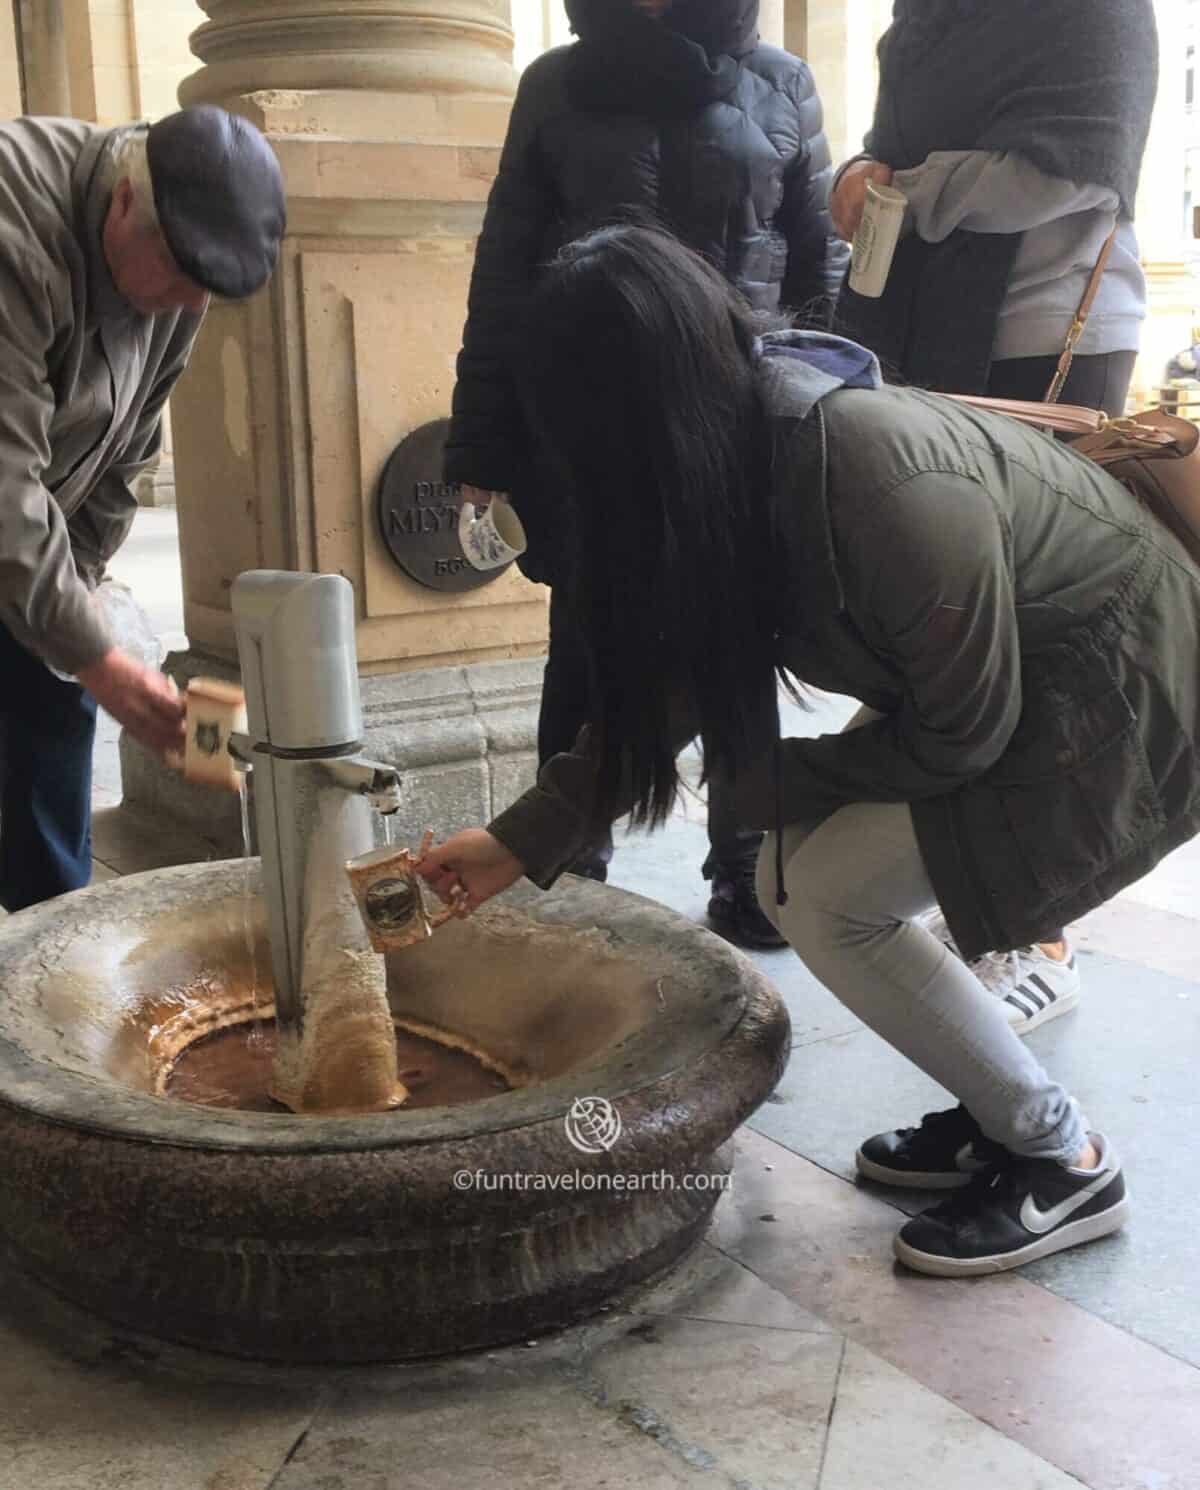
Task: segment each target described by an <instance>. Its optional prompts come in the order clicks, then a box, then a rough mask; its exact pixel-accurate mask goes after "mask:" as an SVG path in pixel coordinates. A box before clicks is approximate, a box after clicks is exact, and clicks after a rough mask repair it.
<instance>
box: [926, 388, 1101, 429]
mask: <svg viewBox="0 0 1200 1490" xmlns="http://www.w3.org/2000/svg"><path fill="white" fill-rule="evenodd" d="M947 397H949V398H952V399H953V400H954V402H955V403H959V404H971V405H973V406H974V407H975V408H977V409H993V410H994V411H995V412H996V413H997V414H1008V415H1009V416H1010V417H1011V418H1013V419H1019V420H1020V421H1021V423H1022V424H1037V425H1040V426H1041V427H1042V428H1043V429H1053V430H1057V431H1058V432H1059V433H1060V434H1064V435H1092V434H1095V433H1097V431H1099V430H1102V429H1105V428H1106V427H1107V426H1108V424H1109V423H1110V420H1109V417H1108V415H1107V414H1104V413H1102V412H1101V411H1100V410H1099V409H1087V408H1084V407H1083V405H1082V404H1058V403H1056V404H1037V403H1034V402H1033V401H1032V400H1030V401H1028V402H1026V401H1025V400H1024V399H1019V398H987V397H985V396H984V395H983V394H978V393H951V394H948V395H947Z"/></svg>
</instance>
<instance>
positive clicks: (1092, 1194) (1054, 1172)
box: [894, 1133, 1129, 1278]
mask: <svg viewBox="0 0 1200 1490" xmlns="http://www.w3.org/2000/svg"><path fill="white" fill-rule="evenodd" d="M1092 1143H1093V1144H1094V1145H1095V1147H1096V1149H1097V1151H1098V1152H1099V1155H1100V1163H1099V1165H1098V1166H1097V1167H1096V1168H1095V1169H1070V1168H1068V1167H1067V1166H1066V1165H1065V1164H1056V1163H1055V1162H1054V1161H1053V1160H1051V1159H1021V1158H1019V1157H1017V1156H1016V1155H1013V1156H1012V1157H1011V1159H1010V1162H1009V1164H1008V1165H1007V1167H1005V1168H1001V1169H997V1170H996V1171H995V1172H994V1173H992V1174H990V1175H987V1174H982V1175H980V1176H979V1177H978V1178H977V1179H976V1180H975V1181H974V1182H973V1183H972V1184H971V1186H970V1187H969V1188H968V1189H966V1190H964V1191H963V1192H962V1193H961V1194H959V1195H952V1196H950V1197H949V1199H947V1200H943V1201H942V1202H941V1204H940V1205H935V1206H934V1207H933V1208H932V1209H931V1210H928V1211H925V1212H924V1213H923V1214H922V1215H920V1216H915V1217H914V1218H913V1219H912V1220H911V1221H909V1222H907V1223H906V1224H905V1225H904V1226H902V1227H901V1228H900V1232H899V1235H898V1236H897V1237H896V1241H895V1244H894V1250H895V1253H896V1256H897V1257H898V1258H899V1259H900V1261H901V1262H902V1263H904V1265H905V1266H906V1267H910V1268H912V1269H913V1270H914V1271H915V1272H918V1273H932V1274H934V1275H935V1276H936V1277H939V1278H964V1277H970V1276H972V1275H973V1274H977V1273H1000V1272H1004V1271H1005V1270H1006V1269H1008V1268H1019V1267H1020V1266H1021V1264H1022V1263H1026V1262H1033V1261H1035V1260H1036V1259H1037V1258H1039V1257H1047V1256H1049V1255H1050V1253H1052V1252H1062V1251H1064V1250H1065V1249H1066V1248H1067V1247H1077V1246H1079V1245H1080V1244H1081V1243H1082V1242H1094V1241H1095V1240H1096V1239H1097V1238H1098V1237H1102V1236H1108V1234H1109V1233H1110V1232H1113V1231H1119V1230H1120V1228H1121V1227H1122V1226H1124V1225H1125V1223H1126V1221H1128V1219H1129V1196H1128V1195H1127V1193H1126V1191H1125V1177H1124V1175H1123V1174H1122V1173H1121V1166H1120V1164H1119V1163H1118V1161H1117V1157H1116V1155H1115V1154H1114V1153H1113V1151H1112V1148H1111V1147H1110V1145H1109V1144H1108V1143H1106V1142H1105V1140H1104V1139H1103V1138H1102V1137H1101V1136H1100V1135H1099V1134H1097V1133H1093V1134H1092Z"/></svg>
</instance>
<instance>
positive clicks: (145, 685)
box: [78, 647, 186, 755]
mask: <svg viewBox="0 0 1200 1490" xmlns="http://www.w3.org/2000/svg"><path fill="white" fill-rule="evenodd" d="M78 678H79V681H80V683H82V684H83V686H84V687H85V688H86V689H87V691H88V692H89V693H90V694H91V695H92V697H93V698H94V699H95V700H96V702H97V703H98V704H99V705H100V707H101V708H102V709H103V710H104V711H105V713H106V714H111V715H112V717H113V718H114V719H115V720H116V721H117V723H118V724H123V725H124V726H125V728H126V729H127V730H128V731H129V733H130V734H131V735H132V736H133V737H134V739H135V740H138V741H140V743H141V744H143V745H145V746H146V748H147V749H149V750H153V751H154V752H155V754H156V755H167V754H169V753H171V752H176V753H180V754H181V753H182V751H183V747H184V744H185V740H186V732H185V728H184V703H183V699H182V698H181V697H180V694H179V690H178V689H177V688H176V687H175V684H174V683H173V682H172V681H171V679H170V678H168V677H167V675H166V674H165V673H160V672H157V671H155V669H153V668H149V667H146V666H144V664H142V663H140V662H138V660H137V659H136V658H135V657H131V656H130V655H129V653H128V652H122V651H121V649H120V648H119V647H112V648H110V649H109V651H107V652H105V654H104V656H103V657H101V658H99V659H98V660H97V661H95V662H91V663H89V664H88V666H87V667H85V668H83V669H82V671H81V672H80V673H79V674H78Z"/></svg>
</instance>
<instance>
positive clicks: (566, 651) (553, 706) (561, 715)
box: [538, 588, 613, 879]
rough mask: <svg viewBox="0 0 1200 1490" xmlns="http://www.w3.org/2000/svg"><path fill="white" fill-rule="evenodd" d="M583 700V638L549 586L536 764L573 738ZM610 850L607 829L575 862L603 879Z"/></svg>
mask: <svg viewBox="0 0 1200 1490" xmlns="http://www.w3.org/2000/svg"><path fill="white" fill-rule="evenodd" d="M588 704H589V691H588V660H587V652H586V650H585V647H584V643H583V638H582V637H581V636H580V634H579V630H578V628H577V627H576V625H575V623H574V620H573V618H572V615H571V611H570V607H569V606H568V605H567V603H566V600H565V599H563V598H562V597H561V595H560V592H559V590H558V589H557V588H554V589H552V590H551V592H550V644H549V648H548V650H547V653H546V671H545V673H544V674H543V677H542V702H541V709H540V711H539V713H538V768H539V769H540V768H541V767H542V766H544V765H545V764H546V762H547V761H548V760H549V759H550V758H551V756H554V755H561V754H562V753H563V752H564V751H567V750H570V749H571V747H572V746H573V745H574V744H575V740H576V738H577V736H578V734H579V731H580V730H581V729H582V728H583V726H584V725H585V724H586V723H587V714H588ZM612 853H613V841H612V834H611V833H606V834H604V835H603V836H602V837H601V838H600V839H598V840H597V841H596V842H595V843H592V844H589V845H588V847H587V848H585V849H584V850H583V852H582V853H581V854H580V855H579V856H578V858H577V859H576V864H577V865H578V866H579V867H580V868H581V869H583V870H585V871H587V872H589V873H592V874H593V875H594V876H595V877H596V878H599V879H602V878H603V877H604V872H605V866H607V864H608V862H609V860H610V859H611V858H612Z"/></svg>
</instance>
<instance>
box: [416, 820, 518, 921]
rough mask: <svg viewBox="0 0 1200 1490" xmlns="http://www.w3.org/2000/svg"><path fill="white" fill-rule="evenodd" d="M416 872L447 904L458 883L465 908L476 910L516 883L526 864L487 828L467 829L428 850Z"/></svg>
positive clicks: (450, 900)
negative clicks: (464, 896)
mask: <svg viewBox="0 0 1200 1490" xmlns="http://www.w3.org/2000/svg"><path fill="white" fill-rule="evenodd" d="M417 873H418V874H419V875H420V876H421V878H422V879H423V880H425V881H426V882H427V883H428V884H430V885H432V886H433V888H434V890H435V891H436V892H437V894H438V896H439V897H440V898H441V899H442V900H444V901H445V902H446V903H447V904H448V905H449V904H452V903H453V901H452V897H453V895H454V892H455V891H456V890H457V889H458V888H459V886H461V887H462V889H464V890H465V891H466V902H465V903H466V906H467V908H468V909H469V910H478V909H479V907H480V906H481V905H482V904H483V902H484V901H485V900H490V899H491V898H492V896H493V895H499V893H500V892H501V890H507V889H508V887H509V885H514V884H516V882H517V881H518V880H519V879H520V878H521V876H522V875H523V874H524V873H525V866H524V865H523V864H522V863H521V861H520V859H518V858H517V857H516V855H515V854H510V853H509V851H508V850H507V849H506V848H505V847H504V845H503V844H502V843H501V842H500V840H499V839H498V838H493V837H492V835H491V834H490V833H489V832H487V830H486V829H484V828H467V829H465V830H464V831H463V832H461V833H455V835H454V836H453V838H447V840H446V841H445V843H439V844H438V845H437V846H436V847H435V848H431V849H429V850H427V851H426V853H425V855H424V857H423V858H422V859H421V862H420V863H419V864H418V865H417Z"/></svg>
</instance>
